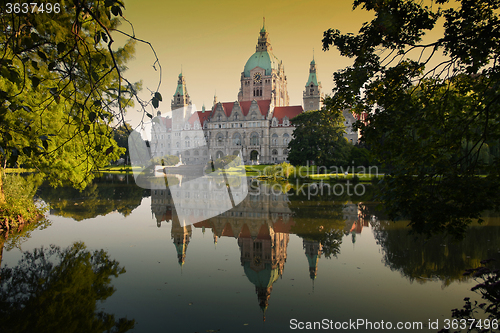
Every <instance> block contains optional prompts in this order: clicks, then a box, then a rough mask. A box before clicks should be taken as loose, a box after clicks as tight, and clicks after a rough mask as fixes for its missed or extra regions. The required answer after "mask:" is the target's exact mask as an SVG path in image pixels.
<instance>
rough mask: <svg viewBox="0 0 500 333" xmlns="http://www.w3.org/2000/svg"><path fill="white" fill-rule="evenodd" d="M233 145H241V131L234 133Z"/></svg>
mask: <svg viewBox="0 0 500 333" xmlns="http://www.w3.org/2000/svg"><path fill="white" fill-rule="evenodd" d="M233 146H241V135H240V133H234V135H233Z"/></svg>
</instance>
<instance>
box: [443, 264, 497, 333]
mask: <svg viewBox="0 0 500 333" xmlns="http://www.w3.org/2000/svg"><path fill="white" fill-rule="evenodd" d="M493 261H497V260H495V259H486V260H482V261H481V266H479V267H477V268H473V269H468V270H466V272H465V273H464V275H466V276H472V277H473V278H474V280H476V282H478V284H477V285H475V286H474V287H473V288H472V289H471V290H472V291H475V292H477V293H478V294H480V295H481V298H482V299H483V300H484V301H483V302H481V303H478V301H471V300H470V298H469V297H466V298H464V301H465V304H464V306H463V307H462V308H461V309H453V310H452V317H453V318H454V319H453V320H456V321H457V322H464V321H465V322H467V323H471V324H474V325H469V326H470V329H469V330H467V332H497V331H498V325H497V324H498V321H499V320H500V294H499V292H498V285H499V283H500V271H499V270H498V268H495V267H494V266H493V263H492V262H493ZM485 317H486V318H485ZM492 323H495V325H492ZM439 332H440V333H441V332H442V333H445V332H450V330H449V329H442V330H441V331H439ZM455 332H457V331H455Z"/></svg>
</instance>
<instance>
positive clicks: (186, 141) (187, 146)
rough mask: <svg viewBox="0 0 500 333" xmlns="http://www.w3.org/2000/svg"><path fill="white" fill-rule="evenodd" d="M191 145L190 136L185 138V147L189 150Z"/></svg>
mask: <svg viewBox="0 0 500 333" xmlns="http://www.w3.org/2000/svg"><path fill="white" fill-rule="evenodd" d="M190 145H191V142H190V141H189V136H186V137H185V138H184V147H186V148H189V147H190Z"/></svg>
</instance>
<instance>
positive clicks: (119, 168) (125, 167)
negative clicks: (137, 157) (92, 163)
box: [99, 165, 141, 173]
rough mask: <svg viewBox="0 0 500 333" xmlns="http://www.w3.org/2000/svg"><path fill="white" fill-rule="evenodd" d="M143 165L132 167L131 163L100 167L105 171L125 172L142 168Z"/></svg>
mask: <svg viewBox="0 0 500 333" xmlns="http://www.w3.org/2000/svg"><path fill="white" fill-rule="evenodd" d="M140 169H141V167H132V166H130V165H120V166H107V167H104V168H102V169H99V172H105V173H123V172H132V171H133V170H140Z"/></svg>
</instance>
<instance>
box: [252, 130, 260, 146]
mask: <svg viewBox="0 0 500 333" xmlns="http://www.w3.org/2000/svg"><path fill="white" fill-rule="evenodd" d="M250 145H251V146H258V145H259V134H258V133H257V132H253V133H252V135H250Z"/></svg>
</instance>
